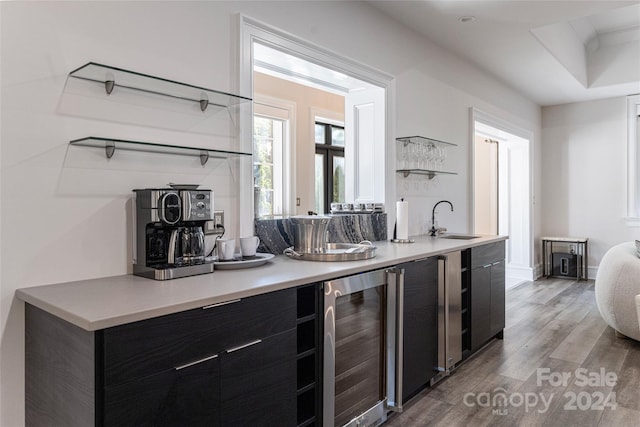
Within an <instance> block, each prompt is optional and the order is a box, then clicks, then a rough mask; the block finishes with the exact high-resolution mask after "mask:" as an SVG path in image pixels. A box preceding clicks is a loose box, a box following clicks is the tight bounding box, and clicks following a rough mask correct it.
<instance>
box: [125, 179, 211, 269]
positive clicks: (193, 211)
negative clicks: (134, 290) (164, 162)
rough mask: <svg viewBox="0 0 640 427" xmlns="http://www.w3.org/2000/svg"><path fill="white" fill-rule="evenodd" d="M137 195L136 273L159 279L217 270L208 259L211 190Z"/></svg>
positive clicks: (171, 190) (145, 191) (168, 190)
mask: <svg viewBox="0 0 640 427" xmlns="http://www.w3.org/2000/svg"><path fill="white" fill-rule="evenodd" d="M133 191H134V192H135V194H136V203H135V205H136V208H135V209H136V213H135V227H134V233H135V238H134V246H135V247H134V253H135V255H136V258H135V259H134V261H133V274H135V275H138V276H143V277H147V278H150V279H156V280H168V279H176V278H178V277H185V276H193V275H196V274H204V273H213V261H206V260H205V247H204V227H205V223H206V222H207V221H209V220H211V214H212V212H213V195H212V193H211V190H198V189H195V188H193V189H174V188H160V189H151V188H147V189H140V190H133Z"/></svg>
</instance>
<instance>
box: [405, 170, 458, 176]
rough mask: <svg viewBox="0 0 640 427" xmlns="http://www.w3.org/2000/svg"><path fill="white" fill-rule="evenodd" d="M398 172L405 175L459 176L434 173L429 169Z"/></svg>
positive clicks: (445, 172) (451, 173) (442, 172)
mask: <svg viewBox="0 0 640 427" xmlns="http://www.w3.org/2000/svg"><path fill="white" fill-rule="evenodd" d="M396 172H397V173H402V174H405V175H411V174H414V175H458V173H457V172H447V171H433V170H428V169H396Z"/></svg>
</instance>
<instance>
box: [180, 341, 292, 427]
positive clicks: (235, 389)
mask: <svg viewBox="0 0 640 427" xmlns="http://www.w3.org/2000/svg"><path fill="white" fill-rule="evenodd" d="M220 367H221V369H220V370H221V381H220V394H221V399H220V421H221V424H220V425H222V426H274V427H280V426H282V427H286V426H292V427H294V426H295V425H296V330H295V329H290V330H288V331H285V332H281V333H279V334H277V335H273V336H271V337H268V338H265V339H264V340H261V341H258V340H256V341H254V342H252V343H248V344H247V345H246V346H242V347H241V348H238V349H231V350H228V351H227V352H225V353H224V354H223V355H222V356H221V357H220ZM184 425H189V424H184Z"/></svg>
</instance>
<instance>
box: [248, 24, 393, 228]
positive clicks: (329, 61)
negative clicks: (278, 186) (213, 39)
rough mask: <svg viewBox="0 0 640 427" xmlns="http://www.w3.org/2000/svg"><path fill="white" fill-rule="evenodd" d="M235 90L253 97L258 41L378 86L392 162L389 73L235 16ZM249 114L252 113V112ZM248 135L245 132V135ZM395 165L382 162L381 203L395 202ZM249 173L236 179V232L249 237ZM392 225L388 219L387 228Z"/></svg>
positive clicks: (391, 219)
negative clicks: (254, 57) (382, 103)
mask: <svg viewBox="0 0 640 427" xmlns="http://www.w3.org/2000/svg"><path fill="white" fill-rule="evenodd" d="M237 23H238V24H237V25H238V33H237V34H238V50H237V51H238V58H237V59H238V61H237V64H238V73H237V75H238V78H239V80H238V89H239V93H244V94H253V43H254V42H258V43H261V44H263V45H266V46H268V47H271V48H273V49H276V50H280V51H282V52H284V53H287V54H289V55H293V56H297V57H299V58H302V59H304V60H306V61H309V62H313V63H315V64H318V65H320V66H322V67H325V68H329V69H332V70H336V71H339V72H341V73H344V74H347V75H349V76H352V77H354V78H357V79H359V80H362V81H365V82H368V83H370V84H373V85H375V86H379V87H381V88H382V89H383V90H384V91H385V110H386V113H385V135H384V138H385V141H386V142H387V143H386V144H385V159H395V144H390V143H388V142H389V141H393V140H394V138H395V137H394V135H395V117H396V114H395V79H394V77H393V76H391V75H390V74H387V73H385V72H382V71H380V70H377V69H374V68H372V67H370V66H367V65H365V64H362V63H360V62H357V61H354V60H352V59H350V58H347V57H345V56H342V55H340V54H338V53H336V52H334V51H331V50H329V49H325V48H323V47H321V46H318V45H316V44H314V43H311V42H309V41H306V40H304V39H301V38H299V37H297V36H295V35H293V34H290V33H288V32H285V31H282V30H280V29H277V28H275V27H273V26H271V25H268V24H265V23H263V22H261V21H258V20H256V19H253V18H250V17H248V16H246V15H244V14H238V21H237ZM252 115H253V113H252ZM250 127H251V124H250V123H242V122H241V123H240V128H241V129H240V138H241V139H243V140H244V139H245V138H247V137H249V138H250V130H251V129H250ZM247 132H248V133H247ZM394 167H395V162H393V161H391V160H389V161H386V162H385V171H384V174H385V177H386V179H385V183H384V197H385V200H382V202H384V203H388V202H390V201H391V200H395V173H394V171H393V168H394ZM247 177H251V174H250V173H248V172H247V173H245V171H241V173H240V179H239V183H238V185H239V192H238V194H239V195H238V197H239V201H238V203H239V208H240V209H239V212H240V227H239V228H240V233H241V235H245V234H247V233H250V234H253V208H252V204H253V197H252V194H253V192H252V190H251V188H252V185H253V184H252V182H250V181H251V180H250V179H249V178H247ZM394 222H395V218H389V219H388V221H387V227H388V228H389V229H391V226H390V224H393V223H394Z"/></svg>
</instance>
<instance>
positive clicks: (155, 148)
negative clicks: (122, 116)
mask: <svg viewBox="0 0 640 427" xmlns="http://www.w3.org/2000/svg"><path fill="white" fill-rule="evenodd" d="M109 143H113V144H114V145H115V147H116V149H123V150H129V151H140V152H154V153H158V154H178V155H189V156H194V157H198V156H200V155H202V154H204V153H205V152H206V154H207V155H208V156H209V157H211V158H230V157H236V156H240V157H241V156H251V155H252V153H246V152H243V151H230V150H219V149H215V148H200V147H185V146H178V145H168V144H157V143H152V142H143V141H131V140H124V139H117V138H102V137H95V136H89V137H86V138H79V139H74V140H72V141H69V144H70V145H74V146H80V147H94V148H105V147H107V145H108V144H109ZM119 145H120V146H119ZM123 145H124V146H123ZM215 154H220V156H216V155H215Z"/></svg>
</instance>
